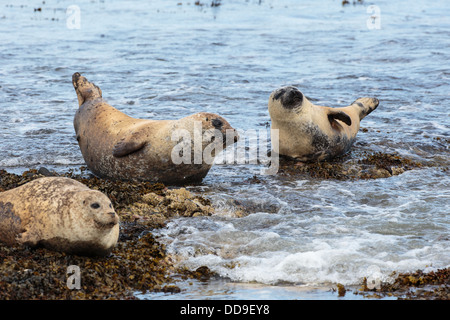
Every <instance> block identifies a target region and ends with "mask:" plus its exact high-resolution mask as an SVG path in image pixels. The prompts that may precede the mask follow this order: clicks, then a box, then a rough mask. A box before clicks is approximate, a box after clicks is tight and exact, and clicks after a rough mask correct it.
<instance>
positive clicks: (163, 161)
mask: <svg viewBox="0 0 450 320" xmlns="http://www.w3.org/2000/svg"><path fill="white" fill-rule="evenodd" d="M72 82H73V85H74V88H75V91H76V93H77V97H78V102H79V109H78V110H77V112H76V114H75V119H74V127H75V132H76V136H77V140H78V144H79V146H80V149H81V153H82V154H83V157H84V160H85V161H86V164H87V166H88V168H89V169H90V170H91V171H92V172H93V173H94V174H95V175H97V176H99V177H102V178H107V179H111V180H137V181H150V182H162V183H165V184H174V185H182V184H185V183H190V182H200V181H201V180H202V179H203V178H204V177H205V176H206V175H207V173H208V171H209V170H210V168H211V166H212V165H213V158H214V156H215V151H216V150H218V149H221V150H222V149H223V148H225V147H226V146H228V145H230V144H233V143H234V142H236V141H237V137H238V135H237V133H236V131H235V130H234V129H233V128H232V127H231V126H230V124H229V123H228V122H227V121H226V120H225V119H224V118H222V117H221V116H219V115H216V114H213V113H205V112H201V113H196V114H193V115H190V116H187V117H185V118H182V119H179V120H146V119H136V118H132V117H130V116H128V115H126V114H124V113H122V112H121V111H119V110H117V109H115V108H114V107H112V106H110V105H109V104H108V103H106V102H105V100H103V99H102V92H101V90H100V88H98V87H97V86H96V85H94V84H93V83H91V82H89V81H88V80H87V79H86V78H85V77H83V76H81V75H80V74H79V73H75V74H74V75H73V77H72ZM230 137H232V138H231V139H230ZM205 149H206V151H207V152H206V151H205ZM211 150H212V152H210V151H211ZM205 152H206V153H208V155H209V156H210V157H209V158H208V159H209V161H205V155H206V154H205ZM180 158H181V160H180ZM208 159H206V160H208Z"/></svg>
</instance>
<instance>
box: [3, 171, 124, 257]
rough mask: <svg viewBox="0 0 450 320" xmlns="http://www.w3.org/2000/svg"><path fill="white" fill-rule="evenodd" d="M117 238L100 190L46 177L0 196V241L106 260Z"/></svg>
mask: <svg viewBox="0 0 450 320" xmlns="http://www.w3.org/2000/svg"><path fill="white" fill-rule="evenodd" d="M118 238H119V217H118V215H117V214H116V213H115V211H114V208H113V206H112V204H111V201H110V200H109V198H108V197H107V196H106V195H105V194H103V193H101V192H100V191H96V190H91V189H89V188H88V187H87V186H85V185H84V184H82V183H80V182H78V181H75V180H73V179H69V178H64V177H46V178H39V179H36V180H33V181H31V182H28V183H26V184H24V185H22V186H20V187H17V188H14V189H11V190H8V191H5V192H2V193H0V241H1V242H3V243H5V244H8V245H15V244H22V245H27V246H30V247H45V248H48V249H51V250H56V251H61V252H66V253H70V254H79V255H101V256H104V255H107V254H109V252H110V251H111V250H112V249H113V247H114V246H115V245H116V243H117V240H118Z"/></svg>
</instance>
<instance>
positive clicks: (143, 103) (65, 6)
mask: <svg viewBox="0 0 450 320" xmlns="http://www.w3.org/2000/svg"><path fill="white" fill-rule="evenodd" d="M219 4H220V5H219V6H213V7H211V4H210V1H200V2H199V4H195V2H194V1H184V0H181V1H180V0H177V1H162V0H155V1H143V0H142V1H133V2H132V3H129V2H125V1H118V0H117V1H106V0H105V1H77V3H76V4H74V3H73V2H72V1H51V0H46V1H45V3H44V2H42V1H4V0H2V1H0V37H1V41H0V61H1V62H2V64H1V67H0V114H1V116H2V121H1V122H0V141H1V144H0V168H1V169H5V170H7V171H9V172H15V173H21V172H23V171H24V170H26V169H29V168H38V167H41V166H44V167H47V168H49V169H52V170H56V171H59V172H64V171H67V170H69V169H75V170H77V169H78V168H79V167H80V166H82V165H84V160H83V158H82V156H81V153H80V151H79V148H78V144H77V141H76V138H75V132H74V129H73V116H74V114H75V111H76V109H77V107H78V102H77V98H76V94H75V91H74V89H73V86H72V83H71V75H72V74H73V73H74V72H80V73H82V74H83V75H85V76H86V77H87V78H88V79H89V80H90V81H93V82H94V83H96V84H97V85H98V86H99V87H100V88H101V89H102V91H103V97H104V98H105V99H106V100H107V101H108V102H109V103H110V104H111V105H113V106H114V107H116V108H118V109H119V110H121V111H123V112H125V113H127V114H129V115H130V116H133V117H139V118H149V119H177V118H181V117H184V116H187V115H189V114H192V113H195V112H200V111H206V112H213V113H218V114H220V115H222V116H223V117H225V118H226V119H227V120H228V121H229V122H230V124H231V125H232V126H233V127H234V128H237V129H240V130H243V131H244V132H245V131H248V130H260V131H263V130H266V129H267V128H268V127H269V126H270V117H269V114H268V110H267V102H268V97H269V95H270V93H271V92H272V90H274V89H276V88H278V87H281V86H284V85H293V86H296V87H298V88H299V89H300V90H301V91H302V92H303V93H304V94H305V95H306V96H307V97H308V98H309V99H310V100H311V101H312V102H314V103H315V104H319V105H327V106H336V107H337V106H345V105H348V104H349V103H351V102H352V101H354V100H355V99H356V98H358V97H360V96H373V97H377V98H378V99H379V100H380V105H379V107H378V109H377V110H376V111H374V112H373V113H372V114H370V115H369V116H368V117H366V118H365V119H364V120H363V121H362V122H361V126H362V127H363V128H364V129H365V130H361V131H360V132H359V133H358V137H357V142H356V143H355V145H354V146H353V149H352V152H360V151H363V152H364V151H365V152H384V153H390V154H397V155H400V156H403V157H407V158H409V159H412V160H414V161H418V162H420V163H423V164H425V165H424V167H422V168H417V169H414V170H410V171H407V172H405V173H403V174H400V175H398V176H393V177H389V178H383V179H376V180H356V181H336V180H321V179H314V178H307V177H305V176H303V177H295V176H286V175H280V174H275V175H262V174H261V170H260V169H261V165H260V164H253V163H249V162H247V163H240V164H238V163H226V162H224V161H220V159H219V160H217V163H216V165H215V166H213V168H212V169H211V171H210V172H209V174H208V175H207V177H206V178H205V180H204V181H203V183H202V184H201V185H198V186H192V187H188V189H189V190H190V191H192V192H195V193H198V194H201V195H202V196H204V197H206V198H209V199H211V201H212V205H213V206H214V207H215V214H214V215H212V216H210V217H194V218H178V219H174V220H172V221H170V222H169V223H168V225H167V227H166V228H163V229H161V230H157V231H155V232H156V233H155V235H156V236H157V237H158V239H159V241H161V242H163V243H164V244H165V245H166V246H167V249H168V252H169V253H170V254H172V255H173V256H174V259H175V260H176V263H178V264H180V265H182V266H185V267H187V268H189V269H192V270H195V269H196V268H198V267H201V266H207V267H208V268H209V269H210V270H211V271H213V272H215V273H216V274H217V275H218V276H219V279H212V280H210V281H206V282H195V281H191V282H184V283H183V282H180V286H181V287H182V292H181V293H180V294H175V295H172V294H171V295H164V294H146V295H144V296H140V297H141V298H145V299H182V298H196V299H214V298H219V299H220V298H231V299H233V298H234V299H258V298H260V299H265V298H266V297H270V298H271V299H277V298H279V299H297V298H302V299H315V298H333V297H334V298H335V297H336V294H332V293H329V288H332V287H335V286H336V284H337V283H340V284H343V285H345V286H357V285H359V284H360V283H361V281H362V279H363V278H364V277H372V278H374V279H375V280H377V281H385V282H388V281H392V278H393V272H397V273H398V272H411V271H415V270H417V269H424V270H435V269H438V268H445V267H449V265H450V255H449V244H450V235H449V228H450V225H449V222H448V213H449V211H450V210H449V197H450V192H449V181H450V179H449V176H448V171H446V168H448V165H449V149H448V141H449V140H448V139H449V111H448V101H449V98H450V96H449V92H450V86H449V80H450V65H449V63H448V61H450V19H449V18H448V12H450V3H449V2H448V1H444V0H441V1H433V2H429V1H414V2H413V3H411V2H408V1H395V2H392V1H377V3H376V4H375V3H366V2H363V3H362V4H360V3H359V2H358V3H356V4H352V3H350V4H349V5H342V2H341V1H333V0H324V1H320V2H309V1H293V0H279V1H269V0H266V1H252V0H249V1H237V0H223V1H220V2H219ZM250 147H252V145H251V146H250ZM253 147H254V145H253ZM219 158H220V157H219ZM236 203H244V204H245V207H246V208H251V210H249V211H248V212H246V214H245V215H244V216H242V215H237V214H236V211H237V210H238V208H237V206H236ZM346 297H348V298H354V297H356V296H352V295H350V296H348V295H347V296H346Z"/></svg>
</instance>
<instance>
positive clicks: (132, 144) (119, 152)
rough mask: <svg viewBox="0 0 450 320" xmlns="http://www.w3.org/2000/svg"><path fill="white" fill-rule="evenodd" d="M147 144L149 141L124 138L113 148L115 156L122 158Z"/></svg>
mask: <svg viewBox="0 0 450 320" xmlns="http://www.w3.org/2000/svg"><path fill="white" fill-rule="evenodd" d="M146 144H147V141H138V140H132V139H128V140H122V141H119V142H118V143H116V145H115V146H114V148H113V156H114V157H116V158H121V157H125V156H128V155H130V154H132V153H134V152H137V151H139V150H141V149H142V148H144V147H145V146H146Z"/></svg>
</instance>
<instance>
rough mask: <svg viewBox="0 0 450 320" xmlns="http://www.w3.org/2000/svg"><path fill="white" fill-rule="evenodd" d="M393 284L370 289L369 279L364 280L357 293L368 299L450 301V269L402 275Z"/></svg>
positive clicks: (383, 284) (384, 284)
mask: <svg viewBox="0 0 450 320" xmlns="http://www.w3.org/2000/svg"><path fill="white" fill-rule="evenodd" d="M393 276H396V278H395V280H394V281H393V282H392V283H381V284H380V286H379V287H378V288H368V286H367V279H364V280H363V283H362V285H361V288H360V290H359V291H358V292H355V293H357V294H360V295H364V296H366V297H369V296H370V297H373V293H376V294H377V297H378V298H383V297H386V296H390V297H392V296H394V297H397V298H399V299H405V300H412V299H414V300H419V299H423V300H449V299H450V268H445V269H438V270H436V271H430V272H428V273H427V272H424V271H422V270H417V271H416V272H412V273H400V274H398V275H396V274H395V273H394V274H393Z"/></svg>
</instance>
